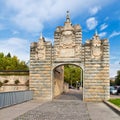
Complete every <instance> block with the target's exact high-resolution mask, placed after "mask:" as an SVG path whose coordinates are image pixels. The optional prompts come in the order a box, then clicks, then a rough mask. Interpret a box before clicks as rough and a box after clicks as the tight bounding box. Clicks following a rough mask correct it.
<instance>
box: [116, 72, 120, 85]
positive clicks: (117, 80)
mask: <svg viewBox="0 0 120 120" xmlns="http://www.w3.org/2000/svg"><path fill="white" fill-rule="evenodd" d="M115 84H116V85H120V70H119V71H117V76H116V77H115Z"/></svg>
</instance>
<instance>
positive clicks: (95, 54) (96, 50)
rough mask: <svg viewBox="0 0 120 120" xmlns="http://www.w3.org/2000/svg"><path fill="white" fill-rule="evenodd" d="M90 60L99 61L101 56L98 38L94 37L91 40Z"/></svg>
mask: <svg viewBox="0 0 120 120" xmlns="http://www.w3.org/2000/svg"><path fill="white" fill-rule="evenodd" d="M91 54H92V58H94V59H100V58H101V56H102V46H101V40H100V39H99V36H97V35H95V36H94V37H93V40H92V49H91Z"/></svg>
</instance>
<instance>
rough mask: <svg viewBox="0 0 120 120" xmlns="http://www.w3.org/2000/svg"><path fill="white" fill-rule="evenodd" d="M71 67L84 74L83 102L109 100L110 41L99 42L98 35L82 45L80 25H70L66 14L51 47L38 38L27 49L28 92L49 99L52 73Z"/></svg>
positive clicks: (51, 92) (48, 43) (37, 97)
mask: <svg viewBox="0 0 120 120" xmlns="http://www.w3.org/2000/svg"><path fill="white" fill-rule="evenodd" d="M65 64H73V65H76V66H78V67H80V68H81V69H82V71H83V75H84V78H83V100H84V101H102V100H107V99H109V42H108V40H107V39H103V40H101V39H100V37H99V35H98V34H97V32H96V33H95V35H94V36H93V38H92V39H91V40H87V41H86V43H85V44H82V29H81V26H80V25H78V24H77V25H72V23H71V20H70V17H69V12H67V16H66V21H65V22H64V26H58V27H57V28H56V30H55V32H54V46H52V44H51V43H50V42H46V41H45V39H44V38H43V37H42V36H41V37H40V39H39V41H38V42H33V43H32V44H31V46H30V89H31V90H34V98H36V99H44V100H46V99H49V100H52V99H53V97H54V95H53V91H54V90H53V89H54V77H53V74H54V70H55V69H56V68H57V67H59V66H63V65H65Z"/></svg>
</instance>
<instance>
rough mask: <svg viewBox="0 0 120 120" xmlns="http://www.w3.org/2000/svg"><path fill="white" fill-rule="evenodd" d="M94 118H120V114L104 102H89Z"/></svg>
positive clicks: (96, 119) (99, 119)
mask: <svg viewBox="0 0 120 120" xmlns="http://www.w3.org/2000/svg"><path fill="white" fill-rule="evenodd" d="M87 108H88V111H89V115H90V117H91V119H92V120H120V116H119V115H118V114H117V113H115V112H114V111H113V110H111V109H110V108H109V107H108V106H107V105H106V104H104V103H101V102H100V103H87Z"/></svg>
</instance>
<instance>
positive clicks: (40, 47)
mask: <svg viewBox="0 0 120 120" xmlns="http://www.w3.org/2000/svg"><path fill="white" fill-rule="evenodd" d="M35 57H36V59H39V60H44V59H45V46H44V42H43V41H39V42H38V44H37V48H36V55H35Z"/></svg>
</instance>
